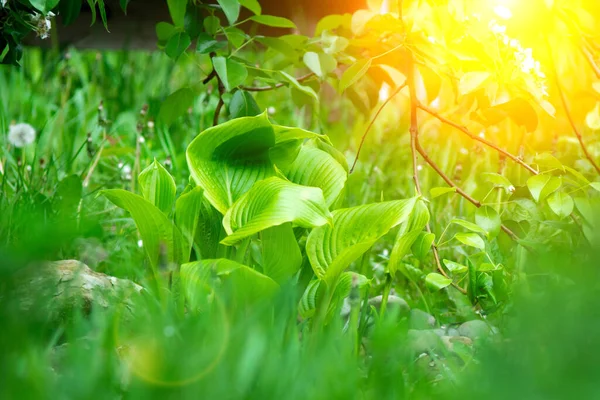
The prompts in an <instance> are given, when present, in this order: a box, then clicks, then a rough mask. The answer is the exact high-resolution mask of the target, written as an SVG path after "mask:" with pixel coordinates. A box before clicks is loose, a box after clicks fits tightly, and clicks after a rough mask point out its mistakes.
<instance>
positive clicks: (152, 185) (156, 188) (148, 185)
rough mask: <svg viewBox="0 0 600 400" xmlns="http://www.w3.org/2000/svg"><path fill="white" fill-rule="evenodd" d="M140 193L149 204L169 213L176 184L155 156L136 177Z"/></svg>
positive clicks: (173, 199) (173, 200)
mask: <svg viewBox="0 0 600 400" xmlns="http://www.w3.org/2000/svg"><path fill="white" fill-rule="evenodd" d="M138 180H139V182H140V187H141V190H142V195H143V196H144V198H145V199H146V200H148V201H149V202H150V203H151V204H153V205H155V206H156V207H158V208H159V209H160V210H161V211H162V212H164V213H165V214H167V215H168V214H169V213H170V212H171V210H172V209H173V203H174V202H175V192H176V191H177V186H176V185H175V179H173V177H172V176H171V174H170V173H169V171H167V170H166V169H165V167H163V166H162V165H161V164H160V163H159V162H158V161H156V158H155V159H154V162H153V163H152V164H150V165H149V166H148V167H146V169H144V170H143V171H142V172H140V175H139V177H138Z"/></svg>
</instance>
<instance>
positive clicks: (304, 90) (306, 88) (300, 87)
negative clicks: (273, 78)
mask: <svg viewBox="0 0 600 400" xmlns="http://www.w3.org/2000/svg"><path fill="white" fill-rule="evenodd" d="M279 73H280V74H281V75H282V76H283V77H284V79H285V80H287V81H288V82H290V83H291V85H292V87H293V88H295V89H296V90H298V91H300V92H302V93H303V94H305V95H306V96H308V97H310V98H311V100H313V102H314V103H315V104H318V103H319V96H318V95H317V93H316V92H315V91H314V90H313V88H311V87H310V86H305V85H301V84H300V82H298V81H297V80H296V78H294V77H293V76H291V75H289V74H288V73H287V72H284V71H279Z"/></svg>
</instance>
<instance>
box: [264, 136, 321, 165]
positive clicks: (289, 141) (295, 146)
mask: <svg viewBox="0 0 600 400" xmlns="http://www.w3.org/2000/svg"><path fill="white" fill-rule="evenodd" d="M273 130H274V131H275V147H273V148H272V149H271V150H270V152H269V155H270V157H271V160H272V161H273V163H275V165H277V167H278V168H279V169H281V170H282V171H285V170H287V169H288V168H289V166H290V164H291V163H292V162H294V160H295V159H296V157H298V154H299V153H300V149H301V147H302V144H303V143H304V141H305V139H315V140H318V143H319V142H321V141H322V140H326V141H329V138H328V137H327V136H325V135H320V134H318V133H314V132H311V131H307V130H305V129H301V128H291V127H287V126H281V125H273Z"/></svg>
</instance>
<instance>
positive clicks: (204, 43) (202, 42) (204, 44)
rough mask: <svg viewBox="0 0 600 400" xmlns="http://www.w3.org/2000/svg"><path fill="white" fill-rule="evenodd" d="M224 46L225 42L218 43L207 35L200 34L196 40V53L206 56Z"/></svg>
mask: <svg viewBox="0 0 600 400" xmlns="http://www.w3.org/2000/svg"><path fill="white" fill-rule="evenodd" d="M226 46H227V42H226V41H224V40H223V41H219V40H217V39H215V38H214V37H212V36H211V35H209V34H207V33H201V34H200V35H198V39H197V40H196V51H197V52H198V53H200V54H208V53H211V52H213V51H217V50H219V49H222V48H224V47H226Z"/></svg>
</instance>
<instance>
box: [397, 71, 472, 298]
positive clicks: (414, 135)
mask: <svg viewBox="0 0 600 400" xmlns="http://www.w3.org/2000/svg"><path fill="white" fill-rule="evenodd" d="M414 69H415V65H414V62H411V63H410V66H409V71H408V74H407V79H406V84H407V85H408V89H409V93H410V128H409V132H410V152H411V155H412V167H413V180H414V182H415V189H416V191H417V193H418V194H419V195H422V192H421V184H420V182H419V168H418V165H417V151H418V149H417V146H418V143H419V121H418V118H417V104H418V99H417V93H416V89H415V78H414ZM425 228H426V229H427V233H431V226H430V224H429V222H428V223H427V225H426V226H425ZM431 248H432V250H433V257H434V259H435V264H436V267H437V270H438V271H439V272H440V274H442V275H443V276H444V277H446V278H448V279H451V278H450V277H449V276H448V274H447V273H446V271H445V270H444V268H442V263H441V262H440V255H439V253H438V249H437V246H436V244H435V243H433V245H432V246H431ZM452 286H453V287H455V288H456V289H457V290H458V291H460V292H461V293H463V294H466V293H467V291H466V290H465V289H463V288H462V287H460V286H459V285H457V284H456V283H454V281H453V282H452Z"/></svg>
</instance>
